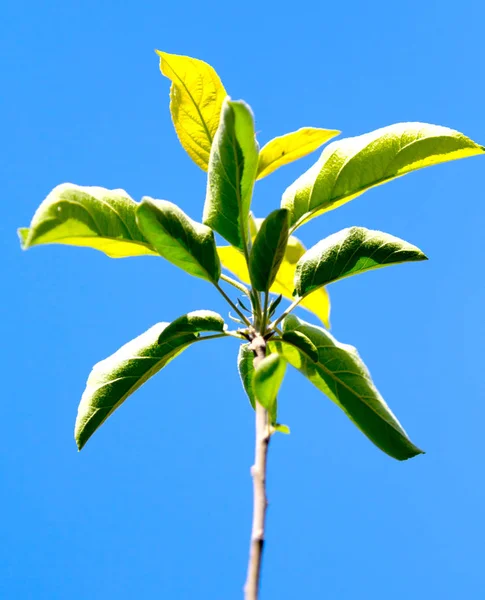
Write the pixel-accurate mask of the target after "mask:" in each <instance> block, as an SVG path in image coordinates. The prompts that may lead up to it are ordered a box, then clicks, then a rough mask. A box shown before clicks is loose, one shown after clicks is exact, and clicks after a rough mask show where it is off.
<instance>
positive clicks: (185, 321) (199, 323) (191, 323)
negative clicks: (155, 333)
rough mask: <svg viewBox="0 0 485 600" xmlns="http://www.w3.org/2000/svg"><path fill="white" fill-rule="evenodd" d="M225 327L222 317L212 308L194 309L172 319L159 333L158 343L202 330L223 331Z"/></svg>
mask: <svg viewBox="0 0 485 600" xmlns="http://www.w3.org/2000/svg"><path fill="white" fill-rule="evenodd" d="M225 329H226V326H225V323H224V319H223V318H222V317H221V315H219V314H217V313H216V312H213V311H212V310H194V311H192V312H189V313H187V314H186V315H182V316H181V317H178V319H175V321H172V322H171V323H170V325H169V326H168V327H166V328H165V329H164V330H163V331H162V333H161V334H160V338H159V340H158V343H159V344H163V343H165V342H167V341H169V340H172V339H174V338H178V337H180V336H184V335H186V334H187V333H201V332H204V331H216V332H221V333H222V332H224V330H225Z"/></svg>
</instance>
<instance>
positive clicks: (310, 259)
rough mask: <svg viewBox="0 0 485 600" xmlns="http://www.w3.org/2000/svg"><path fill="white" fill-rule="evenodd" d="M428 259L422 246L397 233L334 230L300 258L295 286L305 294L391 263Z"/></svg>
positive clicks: (351, 228) (369, 230) (364, 229)
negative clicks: (403, 238)
mask: <svg viewBox="0 0 485 600" xmlns="http://www.w3.org/2000/svg"><path fill="white" fill-rule="evenodd" d="M420 260H426V256H425V255H424V254H423V253H422V252H421V250H420V249H419V248H416V246H413V245H412V244H408V242H405V241H403V240H401V239H399V238H397V237H394V236H392V235H389V234H388V233H383V232H382V231H373V230H371V229H366V228H365V227H350V228H348V229H343V230H342V231H339V232H338V233H334V234H333V235H330V236H329V237H327V238H325V239H324V240H322V241H321V242H318V244H316V245H315V246H313V248H310V250H308V251H307V252H306V253H305V254H304V255H303V256H302V257H301V258H300V260H299V261H298V264H297V265H296V272H295V289H296V293H297V294H298V295H299V296H306V294H309V293H310V292H312V291H313V290H314V289H316V288H318V287H320V286H322V285H327V284H328V283H331V282H332V281H337V280H338V279H343V278H344V277H349V276H350V275H357V274H359V273H364V272H365V271H370V270H371V269H379V268H380V267H386V266H388V265H393V264H398V263H403V262H411V261H420Z"/></svg>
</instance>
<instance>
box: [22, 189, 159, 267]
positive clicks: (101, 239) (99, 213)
mask: <svg viewBox="0 0 485 600" xmlns="http://www.w3.org/2000/svg"><path fill="white" fill-rule="evenodd" d="M137 207H138V204H137V203H136V202H135V201H134V200H132V199H131V198H130V197H129V196H128V194H127V193H126V192H125V191H124V190H107V189H105V188H101V187H85V186H80V185H74V184H73V183H64V184H62V185H58V186H57V187H55V188H54V189H53V190H52V192H51V193H50V194H49V195H48V196H47V198H46V199H45V200H44V201H43V202H42V204H41V205H40V206H39V208H38V209H37V211H36V213H35V215H34V217H33V219H32V223H31V224H30V228H29V229H25V228H22V229H21V230H19V236H20V238H21V243H22V246H23V248H24V249H27V248H30V247H32V246H38V245H40V244H67V245H69V246H86V247H88V248H94V249H96V250H100V251H101V252H104V253H105V254H107V255H108V256H110V257H111V258H122V257H126V256H140V255H144V254H149V255H156V254H157V252H156V251H155V250H154V248H152V247H151V245H150V243H149V242H148V240H147V239H146V238H145V237H144V236H143V235H142V233H141V231H140V230H139V228H138V225H137V224H136V220H135V213H136V209H137Z"/></svg>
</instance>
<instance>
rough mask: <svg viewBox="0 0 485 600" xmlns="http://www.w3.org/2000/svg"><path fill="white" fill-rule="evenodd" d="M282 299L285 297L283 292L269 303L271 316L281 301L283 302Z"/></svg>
mask: <svg viewBox="0 0 485 600" xmlns="http://www.w3.org/2000/svg"><path fill="white" fill-rule="evenodd" d="M282 299H283V294H280V295H279V296H276V298H275V299H274V300H273V301H272V302H271V304H270V305H269V308H268V315H269V317H270V318H271V317H272V316H273V315H274V314H275V312H276V309H277V308H278V306H279V305H280V302H281V300H282Z"/></svg>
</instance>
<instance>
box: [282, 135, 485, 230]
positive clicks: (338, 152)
mask: <svg viewBox="0 0 485 600" xmlns="http://www.w3.org/2000/svg"><path fill="white" fill-rule="evenodd" d="M483 152H485V148H484V147H483V146H479V145H478V144H476V143H475V142H473V141H472V140H470V139H469V138H467V137H465V136H464V135H463V134H461V133H459V132H458V131H454V130H453V129H448V128H446V127H439V126H437V125H428V124H426V123H398V124H396V125H390V126H389V127H383V128H382V129H377V130H376V131H372V132H371V133H366V134H364V135H360V136H357V137H352V138H346V139H343V140H338V141H336V142H332V143H331V144H329V145H328V146H327V147H326V148H325V149H324V150H323V152H322V154H321V156H320V158H319V159H318V161H317V162H316V163H315V164H314V165H313V166H312V167H311V168H310V169H309V170H308V171H307V172H306V173H303V175H302V176H301V177H299V179H297V180H296V181H295V182H294V183H293V184H292V185H291V186H290V187H289V188H288V189H287V190H286V191H285V193H284V194H283V199H282V202H281V206H282V207H283V208H287V209H288V210H289V211H290V226H292V230H294V229H296V228H297V227H299V226H300V225H302V224H303V223H304V222H306V221H308V220H310V219H312V218H313V217H315V216H317V215H320V214H322V213H324V212H327V211H329V210H333V209H334V208H337V207H338V206H341V205H342V204H345V203H346V202H348V201H349V200H352V199H353V198H355V197H357V196H359V195H360V194H362V193H363V192H365V191H366V190H368V189H370V188H372V187H374V186H377V185H381V184H382V183H386V182H387V181H389V180H391V179H394V178H396V177H401V176H402V175H405V174H406V173H409V172H411V171H415V170H416V169H422V168H423V167H428V166H431V165H435V164H439V163H443V162H447V161H450V160H456V159H459V158H466V157H468V156H473V155H475V154H482V153H483Z"/></svg>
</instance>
